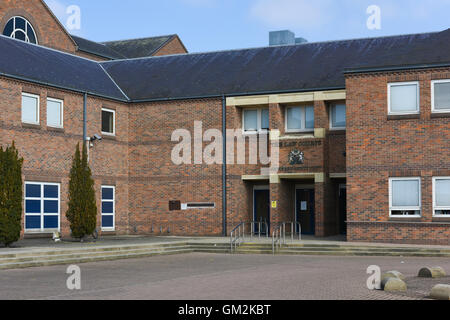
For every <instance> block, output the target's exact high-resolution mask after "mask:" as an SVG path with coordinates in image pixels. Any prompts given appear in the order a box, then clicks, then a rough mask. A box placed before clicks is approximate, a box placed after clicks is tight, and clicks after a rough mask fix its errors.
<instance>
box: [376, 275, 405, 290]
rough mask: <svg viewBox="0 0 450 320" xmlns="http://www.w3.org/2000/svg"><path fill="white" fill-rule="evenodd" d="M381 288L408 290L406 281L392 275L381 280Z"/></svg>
mask: <svg viewBox="0 0 450 320" xmlns="http://www.w3.org/2000/svg"><path fill="white" fill-rule="evenodd" d="M381 289H382V290H384V291H386V292H404V291H406V290H407V286H406V283H405V281H403V280H401V279H399V278H397V277H392V278H385V279H384V280H382V281H381Z"/></svg>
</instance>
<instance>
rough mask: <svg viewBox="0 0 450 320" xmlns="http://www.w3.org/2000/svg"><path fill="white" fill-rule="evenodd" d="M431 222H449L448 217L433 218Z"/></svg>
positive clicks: (449, 217) (449, 218)
mask: <svg viewBox="0 0 450 320" xmlns="http://www.w3.org/2000/svg"><path fill="white" fill-rule="evenodd" d="M433 222H450V215H449V216H433Z"/></svg>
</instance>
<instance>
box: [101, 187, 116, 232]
mask: <svg viewBox="0 0 450 320" xmlns="http://www.w3.org/2000/svg"><path fill="white" fill-rule="evenodd" d="M103 188H109V189H112V190H113V199H112V200H110V199H103ZM100 200H101V204H102V206H103V202H112V204H113V213H106V214H104V213H103V208H102V209H101V226H102V231H115V230H116V187H115V186H107V185H102V186H101V199H100ZM103 216H112V217H113V226H112V227H106V228H105V227H103Z"/></svg>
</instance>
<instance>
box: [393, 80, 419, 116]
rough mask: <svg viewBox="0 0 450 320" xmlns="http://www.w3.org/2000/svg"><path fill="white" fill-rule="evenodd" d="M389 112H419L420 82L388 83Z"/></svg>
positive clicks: (395, 113)
mask: <svg viewBox="0 0 450 320" xmlns="http://www.w3.org/2000/svg"><path fill="white" fill-rule="evenodd" d="M388 100H389V101H388V105H389V114H394V115H402V114H416V113H417V114H418V113H419V101H420V99H419V82H400V83H390V84H389V85H388Z"/></svg>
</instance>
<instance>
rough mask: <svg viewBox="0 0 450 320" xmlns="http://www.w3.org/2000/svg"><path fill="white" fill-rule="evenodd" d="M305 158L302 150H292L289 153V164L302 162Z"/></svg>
mask: <svg viewBox="0 0 450 320" xmlns="http://www.w3.org/2000/svg"><path fill="white" fill-rule="evenodd" d="M304 159H305V155H304V153H303V152H301V151H299V150H292V151H291V152H290V153H289V164H290V165H293V166H294V165H296V164H303V162H304Z"/></svg>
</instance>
